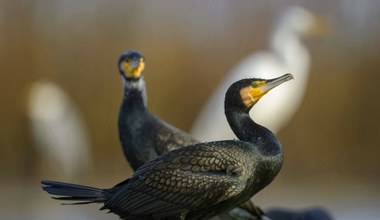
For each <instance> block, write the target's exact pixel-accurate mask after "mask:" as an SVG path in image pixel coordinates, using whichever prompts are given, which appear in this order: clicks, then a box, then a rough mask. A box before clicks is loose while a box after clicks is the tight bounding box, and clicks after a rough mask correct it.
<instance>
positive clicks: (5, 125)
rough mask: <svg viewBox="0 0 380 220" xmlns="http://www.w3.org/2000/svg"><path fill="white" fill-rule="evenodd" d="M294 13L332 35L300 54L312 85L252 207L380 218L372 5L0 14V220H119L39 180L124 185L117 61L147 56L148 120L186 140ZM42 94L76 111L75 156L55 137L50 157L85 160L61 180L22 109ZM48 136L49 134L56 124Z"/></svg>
mask: <svg viewBox="0 0 380 220" xmlns="http://www.w3.org/2000/svg"><path fill="white" fill-rule="evenodd" d="M289 5H300V6H303V7H305V8H307V9H309V10H311V11H314V12H317V13H319V14H321V15H323V16H324V17H325V19H326V20H327V22H328V23H329V26H330V32H329V33H328V35H326V36H323V37H318V38H310V39H305V41H304V42H305V45H306V46H307V48H308V50H309V52H310V54H311V72H310V78H309V85H308V88H307V90H306V94H305V98H304V100H303V102H302V105H301V107H300V109H298V111H297V113H296V115H295V117H294V118H293V119H292V120H291V122H290V123H288V124H287V126H286V127H284V128H283V129H282V130H281V131H280V132H279V134H278V136H279V138H280V140H281V141H282V143H283V146H284V149H285V163H284V166H283V169H282V171H281V173H280V174H279V176H278V177H277V178H276V179H275V181H274V182H273V183H272V184H271V185H270V186H268V187H267V188H266V189H264V190H263V191H262V192H260V193H259V194H258V195H257V196H256V197H255V199H254V201H255V202H256V204H257V205H259V206H261V207H263V208H264V209H267V208H270V207H287V208H295V209H298V208H307V207H310V206H323V207H326V208H328V209H329V210H330V211H331V213H332V214H333V216H334V217H335V218H336V219H341V220H343V219H379V215H380V211H379V209H378V207H379V205H380V190H379V183H380V179H379V178H380V177H379V174H380V160H379V153H380V150H379V147H380V138H379V135H380V126H379V123H380V117H379V112H380V99H379V94H380V86H379V82H380V74H379V73H378V70H379V69H380V52H379V51H380V41H379V39H380V26H379V25H378V21H379V19H380V2H379V1H376V0H362V1H353V0H352V1H351V0H337V1H327V0H322V1H311V0H307V1H296V0H283V1H275V0H265V1H264V0H262V1H250V0H239V1H227V0H222V1H220V0H218V1H216V0H214V1H212V0H210V1H200V0H195V1H170V0H159V1H148V0H146V1H141V0H140V1H112V2H109V1H100V0H91V1H90V0H85V1H71V0H65V1H58V0H51V1H43V0H34V1H23V0H20V1H11V0H3V1H0V70H1V74H0V82H1V86H0V103H1V108H0V121H1V123H0V133H1V138H0V194H1V198H0V218H1V219H67V218H71V219H118V218H117V216H115V215H112V214H106V212H104V211H102V212H100V211H98V210H97V209H98V208H99V206H97V205H88V206H75V207H74V206H72V207H71V206H70V207H69V206H61V205H59V202H58V201H54V200H52V199H50V197H49V195H48V194H46V193H45V192H43V191H42V190H41V189H40V184H39V181H40V180H41V179H56V180H61V181H72V182H76V183H81V184H86V185H93V186H98V187H104V188H106V187H110V186H112V185H114V184H116V183H118V182H120V181H122V180H124V179H125V178H127V177H129V176H130V175H131V174H132V172H131V169H130V167H129V165H128V164H127V162H126V161H125V159H124V157H123V154H122V151H121V148H120V144H119V140H118V133H117V117H118V111H119V106H120V103H121V99H122V95H123V94H122V92H123V90H122V85H121V79H120V77H119V74H118V69H117V60H118V57H119V55H120V54H121V53H122V52H123V51H124V50H127V49H136V50H139V51H141V52H143V53H144V55H145V57H146V60H147V67H146V71H145V80H146V83H147V88H148V97H149V99H148V101H149V102H148V105H149V109H150V110H151V111H152V112H154V113H155V114H157V115H158V116H160V117H161V118H163V119H164V120H166V121H168V122H169V123H171V124H173V125H175V126H177V127H179V128H181V129H183V130H185V131H189V130H190V128H191V126H192V123H193V121H194V120H195V118H196V117H197V114H198V113H199V111H200V110H201V107H202V105H203V104H204V103H205V102H206V101H207V99H208V96H209V95H210V94H211V93H212V92H213V90H214V89H215V88H216V87H217V85H218V84H219V83H220V81H221V80H222V79H223V77H224V76H225V75H226V74H227V73H228V72H229V71H231V69H232V68H233V67H234V66H235V65H236V64H237V63H238V62H239V61H240V60H242V59H243V58H244V57H246V56H247V55H248V54H250V53H253V52H255V51H259V50H265V49H267V48H268V46H267V45H268V44H267V42H268V36H269V34H270V30H271V29H272V26H273V23H274V22H275V19H276V18H277V17H278V15H279V14H280V13H281V12H282V11H283V10H284V9H285V8H286V7H287V6H289ZM279 74H283V73H279ZM295 80H297V79H295ZM36 83H40V84H38V85H41V83H42V84H49V83H51V84H53V85H55V86H56V87H57V88H58V89H57V88H56V89H54V88H55V87H54V86H53V87H54V88H52V87H49V88H50V90H49V89H48V92H47V94H50V95H47V96H48V97H44V96H43V97H42V98H40V99H42V100H49V99H50V100H58V99H62V100H64V102H65V103H66V104H64V105H65V106H66V105H67V106H66V107H65V108H68V109H71V111H73V112H72V113H70V115H72V116H73V118H74V119H73V120H74V121H78V122H76V123H77V124H75V123H74V124H75V125H74V126H75V127H77V128H78V127H79V128H78V129H79V130H80V131H79V130H78V131H77V132H75V133H76V134H80V135H79V136H80V137H75V138H78V143H79V144H78V143H71V142H70V141H69V140H67V142H65V139H64V140H58V139H59V138H53V146H54V145H55V144H54V141H56V142H57V144H56V145H57V146H58V145H59V143H58V142H60V143H63V144H64V145H65V143H66V146H67V147H68V149H69V148H70V146H71V148H70V149H71V150H72V151H74V152H75V153H74V154H73V155H83V158H82V162H83V161H85V162H86V164H87V165H86V166H85V165H83V167H84V168H83V169H81V168H78V170H75V167H73V168H72V169H73V170H74V171H73V170H70V169H69V168H64V167H62V165H61V164H62V163H61V164H60V163H59V161H57V160H56V159H54V155H53V154H52V153H49V150H48V149H47V148H43V147H41V146H43V145H44V144H45V145H46V146H49V141H48V140H44V139H43V137H40V136H41V135H42V136H43V134H45V131H44V130H41V129H40V130H39V128H38V126H39V125H37V124H38V122H39V121H41V120H43V119H40V118H38V113H36V114H34V113H33V110H31V107H30V105H31V100H33V98H31V97H33V95H32V93H33V91H35V88H36ZM38 85H37V87H38ZM287 86H291V85H290V83H289V84H288V85H287ZM33 88H34V89H33ZM53 90H54V91H55V92H52V91H53ZM56 93H59V94H60V93H64V95H62V94H61V95H58V96H59V97H61V98H55V97H56V96H54V95H53V94H56ZM36 100H38V98H36ZM36 102H38V101H36ZM49 103H53V101H52V102H49ZM47 105H49V104H47ZM58 106H61V107H56V108H57V109H58V110H59V109H63V107H62V106H63V104H58ZM70 106H73V107H70ZM39 108H42V109H47V108H48V107H45V106H44V104H42V106H40V107H39ZM49 109H50V108H49ZM31 112H32V113H31ZM56 114H58V115H59V114H60V113H52V114H50V116H51V117H53V118H55V117H56V116H57V115H56ZM61 114H64V115H65V114H66V113H61ZM47 115H48V116H49V114H48V113H46V114H43V115H42V116H43V118H44V117H45V116H46V117H47ZM57 117H58V116H57ZM50 121H51V120H50ZM56 123H57V124H56V125H54V124H51V125H49V126H51V127H50V129H47V131H48V130H54V131H56V130H57V129H58V127H59V126H60V125H61V124H62V123H63V122H62V121H61V122H60V121H57V122H56ZM66 130H72V129H66ZM47 131H46V132H47ZM58 133H59V132H58ZM59 134H60V133H59ZM55 135H56V134H55ZM68 135H69V134H68ZM72 135H73V134H72ZM74 135H75V134H74ZM58 136H59V135H58ZM61 139H62V138H61ZM70 140H71V139H70ZM73 140H74V137H73ZM50 141H51V140H50ZM69 143H70V144H69ZM75 144H78V147H74V146H76V145H75ZM50 145H52V144H50ZM75 149H77V150H78V151H75ZM65 152H66V150H63V152H62V154H63V153H65ZM67 152H68V150H67ZM81 152H82V153H81ZM68 158H69V159H68V160H70V158H71V156H70V154H68ZM66 159H67V158H66ZM74 160H76V161H77V160H78V158H77V159H74V156H73V162H72V163H74ZM66 161H67V160H66ZM79 161H81V159H79ZM69 163H70V162H69ZM81 167H82V166H81Z"/></svg>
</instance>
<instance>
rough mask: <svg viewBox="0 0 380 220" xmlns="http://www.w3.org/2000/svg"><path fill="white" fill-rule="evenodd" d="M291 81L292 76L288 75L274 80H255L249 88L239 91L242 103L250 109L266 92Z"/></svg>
mask: <svg viewBox="0 0 380 220" xmlns="http://www.w3.org/2000/svg"><path fill="white" fill-rule="evenodd" d="M291 79H293V75H292V74H290V73H287V74H285V75H283V76H280V77H278V78H274V79H268V80H265V79H256V80H254V81H253V82H252V84H251V85H250V86H249V87H245V88H243V89H242V90H241V91H240V95H241V97H242V101H243V103H244V105H245V106H247V107H252V106H253V105H254V104H255V103H256V102H257V101H259V100H260V99H261V98H262V97H263V96H264V95H265V94H267V92H269V91H270V90H272V89H273V88H275V87H277V86H279V85H281V84H282V83H284V82H286V81H289V80H291Z"/></svg>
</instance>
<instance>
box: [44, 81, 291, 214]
mask: <svg viewBox="0 0 380 220" xmlns="http://www.w3.org/2000/svg"><path fill="white" fill-rule="evenodd" d="M290 79H293V76H292V75H291V74H285V75H283V76H281V77H278V78H275V79H271V80H265V79H243V80H240V81H237V82H235V83H234V84H232V85H231V86H230V88H229V89H228V90H227V93H226V98H225V113H226V117H227V120H228V122H229V123H230V125H231V128H232V129H233V130H234V132H235V134H236V136H237V137H238V138H239V139H240V140H226V141H215V142H206V143H199V144H194V145H190V146H186V147H182V148H178V149H175V150H173V151H170V152H167V153H165V154H163V155H161V156H158V157H157V158H156V159H154V160H152V161H150V162H148V163H147V164H145V165H143V166H141V167H140V168H139V169H138V170H137V171H136V172H135V173H134V174H133V176H132V177H131V178H129V179H127V180H125V181H123V182H121V183H119V184H118V185H116V186H115V187H113V188H111V189H98V188H94V187H88V186H81V185H75V184H70V183H62V182H56V181H48V180H43V181H41V183H42V184H43V185H44V186H43V190H45V191H47V192H48V193H50V194H53V195H57V196H63V197H58V198H56V199H61V200H72V201H79V204H87V203H103V204H104V206H103V207H102V209H109V210H110V211H111V212H114V213H115V214H117V215H119V216H120V217H121V218H124V219H133V218H138V219H152V218H156V219H165V218H167V217H177V219H208V218H210V217H212V216H215V215H217V214H219V213H222V212H226V211H228V210H230V209H232V208H233V207H236V206H238V205H239V204H241V203H243V202H245V201H247V200H249V199H250V198H251V197H252V196H253V195H255V194H256V193H257V192H258V191H260V190H262V189H263V188H264V187H266V186H267V185H268V184H269V183H271V182H272V180H273V179H274V178H275V177H276V176H277V174H278V172H279V171H280V169H281V167H282V161H283V153H282V146H281V144H280V142H279V140H278V139H277V138H276V137H275V135H274V134H273V133H272V132H271V131H270V130H268V129H267V128H265V127H263V126H261V125H258V124H256V123H255V122H254V121H253V120H252V119H251V118H250V116H249V111H250V109H251V108H252V106H253V105H254V104H256V102H257V101H258V100H259V99H260V98H261V97H262V96H264V95H265V94H267V92H268V91H269V90H271V89H273V88H274V87H276V86H278V85H280V84H282V83H283V82H286V81H288V80H290Z"/></svg>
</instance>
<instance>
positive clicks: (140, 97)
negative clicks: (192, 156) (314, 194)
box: [118, 51, 262, 220]
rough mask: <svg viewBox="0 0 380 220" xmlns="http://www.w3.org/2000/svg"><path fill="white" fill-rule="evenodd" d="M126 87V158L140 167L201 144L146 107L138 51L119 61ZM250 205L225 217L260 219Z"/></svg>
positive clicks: (122, 115)
mask: <svg viewBox="0 0 380 220" xmlns="http://www.w3.org/2000/svg"><path fill="white" fill-rule="evenodd" d="M118 66H119V72H120V75H121V76H122V80H123V86H124V98H123V102H122V105H121V108H120V112H119V138H120V141H121V144H122V148H123V152H124V155H125V157H126V158H127V161H128V162H129V164H130V165H131V167H132V168H133V170H137V169H138V168H139V167H140V166H142V165H143V164H146V163H147V162H149V161H151V160H152V159H154V158H155V157H157V155H161V154H163V153H166V152H168V151H171V150H173V149H176V148H179V147H183V146H188V145H191V144H196V143H199V141H198V140H196V139H194V138H192V137H191V136H190V135H189V134H187V133H185V132H183V131H181V130H179V129H177V128H175V127H173V126H171V125H170V124H168V123H166V122H165V121H163V120H161V119H160V118H158V117H157V116H155V115H154V114H153V113H151V112H150V111H149V110H148V109H147V94H146V87H145V81H144V77H143V70H144V67H145V58H144V56H143V55H142V54H141V53H139V52H137V51H126V52H125V53H123V54H122V55H121V56H120V58H119V62H118ZM246 203H248V205H249V206H250V208H244V209H243V208H236V210H234V211H231V213H226V214H224V216H223V217H221V218H222V219H223V220H229V219H231V220H232V219H233V220H243V219H246V217H244V218H243V217H241V216H249V218H250V219H260V216H261V214H262V213H259V212H258V210H257V207H255V206H254V204H253V203H252V202H251V201H247V202H246Z"/></svg>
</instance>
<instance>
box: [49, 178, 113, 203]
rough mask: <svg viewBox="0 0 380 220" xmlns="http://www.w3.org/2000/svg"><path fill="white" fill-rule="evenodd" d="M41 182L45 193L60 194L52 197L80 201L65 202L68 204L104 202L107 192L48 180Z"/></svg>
mask: <svg viewBox="0 0 380 220" xmlns="http://www.w3.org/2000/svg"><path fill="white" fill-rule="evenodd" d="M41 184H42V185H44V186H42V189H43V190H44V191H46V192H47V193H49V194H51V195H56V196H60V197H53V199H59V200H69V201H80V202H73V203H67V204H70V205H77V204H89V203H104V202H105V201H106V200H107V194H106V192H105V191H104V190H103V189H98V188H94V187H90V186H82V185H77V184H71V183H63V182H57V181H50V180H42V181H41Z"/></svg>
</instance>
